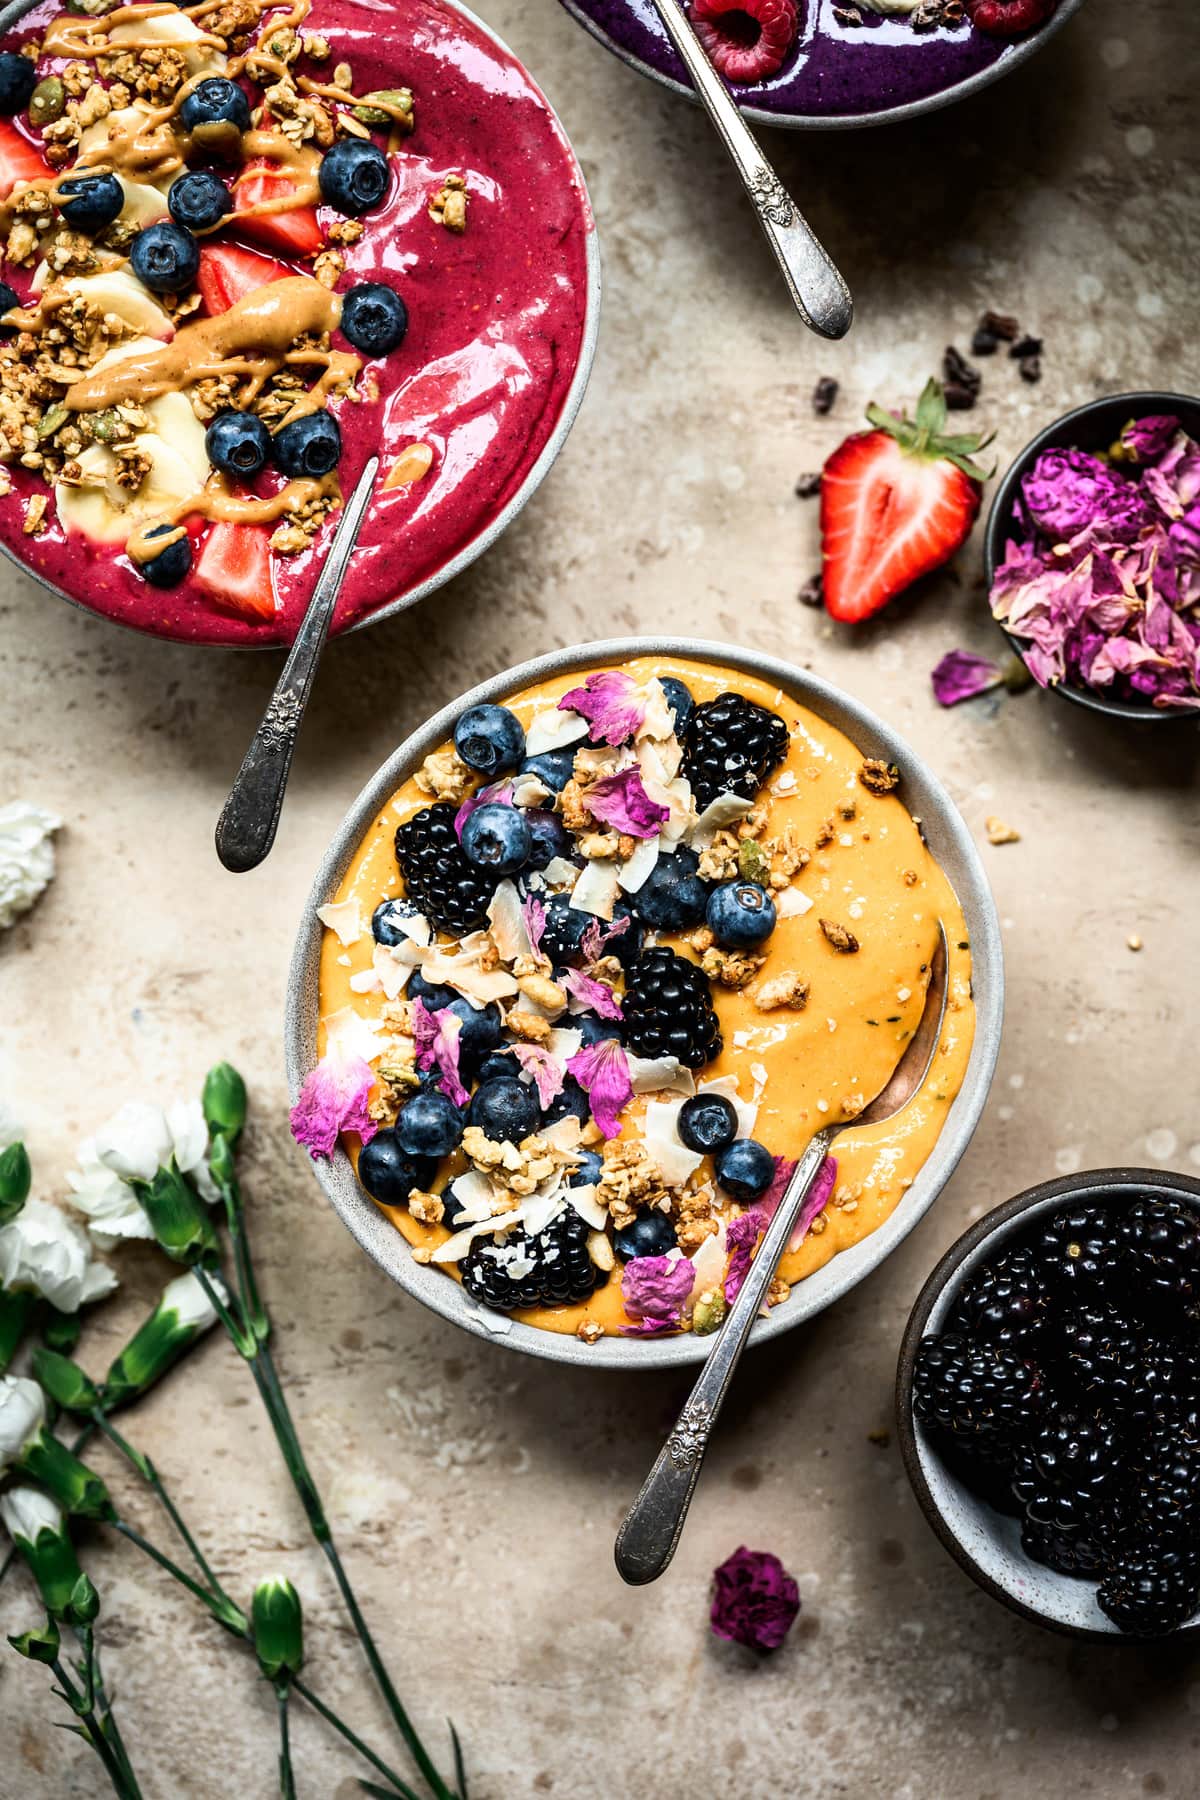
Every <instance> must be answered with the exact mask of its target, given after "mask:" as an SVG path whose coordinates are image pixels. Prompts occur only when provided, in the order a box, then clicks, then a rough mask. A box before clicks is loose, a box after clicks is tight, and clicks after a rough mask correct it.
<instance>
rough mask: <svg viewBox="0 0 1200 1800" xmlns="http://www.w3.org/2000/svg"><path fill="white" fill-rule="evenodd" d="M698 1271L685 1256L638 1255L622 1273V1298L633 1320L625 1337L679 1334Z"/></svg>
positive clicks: (626, 1265) (625, 1326)
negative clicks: (686, 1302)
mask: <svg viewBox="0 0 1200 1800" xmlns="http://www.w3.org/2000/svg"><path fill="white" fill-rule="evenodd" d="M695 1275H696V1271H695V1270H694V1269H693V1267H692V1265H691V1263H690V1262H689V1261H688V1259H687V1257H686V1256H636V1257H634V1259H633V1261H632V1262H627V1263H626V1264H625V1267H624V1269H623V1270H622V1271H621V1299H622V1301H623V1303H624V1306H625V1311H626V1313H627V1314H628V1315H629V1318H630V1320H631V1321H632V1323H631V1324H629V1325H622V1327H621V1332H622V1335H623V1336H625V1337H638V1336H650V1335H652V1334H653V1333H655V1332H661V1331H678V1329H679V1327H680V1325H681V1323H682V1322H683V1308H684V1303H685V1301H686V1300H687V1299H688V1297H689V1296H690V1294H691V1291H692V1284H693V1282H694V1280H695Z"/></svg>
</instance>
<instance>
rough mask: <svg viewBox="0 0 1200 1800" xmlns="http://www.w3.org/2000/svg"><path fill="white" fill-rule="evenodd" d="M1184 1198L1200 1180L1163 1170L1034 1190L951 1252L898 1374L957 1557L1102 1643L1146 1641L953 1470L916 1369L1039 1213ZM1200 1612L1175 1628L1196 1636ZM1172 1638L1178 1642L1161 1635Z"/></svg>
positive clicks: (1095, 1172) (927, 1491)
mask: <svg viewBox="0 0 1200 1800" xmlns="http://www.w3.org/2000/svg"><path fill="white" fill-rule="evenodd" d="M1141 1194H1151V1195H1157V1196H1160V1197H1170V1198H1176V1199H1179V1198H1182V1199H1183V1200H1184V1201H1185V1202H1186V1203H1187V1204H1188V1205H1191V1206H1195V1207H1196V1208H1197V1209H1198V1210H1200V1181H1195V1180H1193V1179H1192V1178H1191V1177H1190V1176H1188V1175H1176V1174H1171V1173H1164V1172H1163V1171H1162V1170H1161V1169H1092V1170H1090V1171H1088V1172H1086V1173H1084V1174H1082V1175H1067V1176H1064V1177H1062V1178H1061V1179H1060V1180H1057V1181H1046V1182H1043V1183H1042V1184H1041V1185H1040V1186H1038V1187H1033V1188H1028V1189H1027V1190H1026V1191H1025V1193H1023V1194H1018V1195H1017V1196H1016V1197H1015V1199H1012V1200H1006V1201H1005V1202H1004V1204H1003V1205H1002V1206H997V1207H996V1208H995V1209H994V1211H992V1212H989V1213H986V1214H985V1215H984V1217H983V1218H982V1219H980V1220H979V1221H978V1222H977V1223H976V1224H974V1225H972V1226H971V1228H970V1230H969V1231H966V1232H964V1233H963V1235H962V1237H960V1238H959V1239H958V1241H957V1243H954V1244H952V1245H951V1246H950V1248H949V1250H947V1252H946V1254H945V1256H943V1257H942V1259H941V1261H940V1262H939V1263H938V1265H937V1267H936V1268H935V1269H934V1270H933V1272H932V1274H931V1275H930V1276H929V1278H928V1280H927V1281H926V1282H925V1285H924V1287H923V1288H922V1289H921V1292H920V1293H919V1294H918V1295H917V1300H916V1304H915V1305H914V1307H913V1310H912V1314H911V1316H910V1318H909V1321H908V1325H907V1326H906V1328H905V1332H904V1339H903V1342H902V1343H901V1346H900V1361H899V1366H898V1369H897V1374H896V1425H897V1430H898V1433H899V1438H900V1450H901V1454H902V1455H903V1457H904V1467H905V1470H906V1472H907V1474H908V1479H909V1480H910V1481H911V1483H912V1486H913V1492H914V1493H915V1494H916V1496H917V1501H918V1503H919V1505H920V1508H921V1511H922V1512H923V1513H924V1514H925V1517H926V1519H927V1520H928V1522H929V1524H930V1526H931V1527H932V1529H933V1531H934V1532H935V1534H936V1535H937V1536H938V1537H939V1538H940V1539H941V1541H942V1543H943V1544H944V1545H945V1547H946V1549H947V1550H948V1551H949V1552H950V1554H951V1556H952V1557H953V1558H954V1560H955V1561H956V1562H957V1563H958V1564H959V1565H960V1566H961V1567H962V1568H964V1569H965V1570H966V1572H967V1574H968V1575H970V1576H971V1578H972V1580H973V1581H977V1582H978V1583H979V1586H980V1587H981V1588H983V1590H984V1591H985V1593H988V1594H991V1596H992V1597H993V1599H995V1600H999V1601H1002V1602H1003V1604H1004V1605H1005V1606H1008V1607H1011V1608H1012V1610H1013V1612H1016V1613H1020V1614H1021V1616H1022V1617H1023V1618H1026V1619H1032V1620H1033V1621H1034V1622H1035V1623H1036V1624H1038V1625H1045V1626H1048V1627H1049V1629H1050V1630H1052V1631H1060V1632H1064V1633H1065V1634H1066V1635H1067V1636H1069V1637H1077V1638H1085V1639H1087V1640H1089V1641H1091V1642H1095V1643H1106V1644H1121V1643H1140V1644H1143V1645H1144V1644H1145V1641H1146V1640H1145V1639H1144V1638H1132V1637H1128V1636H1127V1635H1126V1633H1124V1632H1122V1631H1120V1630H1119V1629H1118V1628H1117V1626H1116V1625H1114V1624H1113V1622H1112V1620H1111V1619H1109V1618H1107V1617H1106V1616H1105V1614H1104V1613H1102V1612H1101V1610H1100V1607H1099V1605H1098V1604H1097V1601H1096V1585H1095V1583H1094V1582H1091V1581H1087V1580H1079V1579H1076V1578H1075V1577H1073V1576H1070V1575H1060V1574H1059V1573H1058V1572H1057V1571H1056V1570H1054V1569H1048V1568H1046V1567H1045V1566H1044V1565H1043V1564H1041V1563H1036V1562H1033V1561H1032V1560H1031V1559H1030V1558H1029V1557H1028V1556H1026V1554H1025V1552H1024V1551H1023V1550H1022V1548H1021V1526H1020V1521H1019V1520H1017V1519H1015V1518H1009V1517H1006V1516H1005V1515H1004V1514H1003V1513H999V1512H997V1511H996V1510H995V1508H994V1507H991V1506H988V1505H987V1503H986V1502H985V1501H983V1500H981V1499H979V1498H978V1496H977V1495H975V1494H973V1493H971V1491H970V1490H969V1489H968V1488H967V1487H966V1486H965V1485H964V1484H963V1482H962V1481H961V1480H960V1479H959V1478H958V1476H957V1475H955V1474H952V1473H951V1471H950V1470H949V1469H948V1468H947V1466H946V1464H945V1463H944V1462H943V1461H942V1459H941V1458H940V1457H939V1455H938V1454H937V1451H936V1450H935V1449H934V1448H933V1446H932V1444H931V1443H930V1440H929V1437H928V1434H927V1433H926V1432H925V1430H924V1429H923V1427H922V1426H921V1423H920V1421H919V1420H918V1419H917V1418H916V1417H915V1416H914V1413H913V1403H912V1401H913V1369H914V1367H915V1365H916V1358H917V1351H918V1349H919V1347H920V1343H921V1340H922V1338H925V1337H929V1336H932V1335H933V1334H934V1333H936V1332H938V1331H940V1330H941V1328H942V1325H943V1322H944V1320H945V1318H946V1315H947V1313H948V1312H949V1310H950V1306H951V1304H952V1302H953V1300H954V1298H955V1296H956V1295H957V1294H958V1292H959V1289H960V1288H961V1286H962V1284H963V1282H964V1281H965V1280H966V1279H967V1278H968V1277H969V1276H970V1275H971V1274H973V1273H974V1271H975V1270H976V1269H977V1268H978V1267H979V1265H980V1264H981V1263H983V1262H985V1261H988V1260H990V1259H991V1258H992V1257H994V1256H995V1255H996V1254H997V1252H998V1251H999V1250H1001V1249H1002V1248H1003V1247H1004V1245H1005V1244H1007V1243H1009V1242H1011V1240H1012V1239H1013V1238H1015V1237H1018V1236H1020V1235H1021V1234H1023V1233H1024V1232H1025V1231H1027V1230H1028V1229H1029V1227H1030V1225H1031V1224H1032V1223H1033V1222H1034V1221H1035V1220H1036V1219H1038V1218H1042V1217H1045V1216H1046V1215H1047V1214H1050V1213H1056V1212H1061V1211H1062V1210H1063V1209H1064V1208H1065V1207H1067V1206H1069V1205H1071V1204H1073V1203H1076V1202H1079V1201H1083V1202H1088V1203H1095V1204H1099V1203H1104V1204H1107V1205H1109V1206H1114V1207H1120V1206H1128V1205H1129V1204H1130V1203H1131V1202H1132V1201H1133V1200H1134V1199H1135V1198H1136V1197H1137V1196H1138V1195H1141ZM1197 1632H1200V1617H1197V1618H1196V1619H1193V1620H1192V1621H1191V1622H1190V1623H1189V1624H1187V1625H1185V1626H1183V1627H1182V1629H1181V1630H1179V1631H1177V1632H1175V1633H1173V1634H1172V1636H1173V1638H1174V1639H1179V1638H1181V1637H1184V1636H1186V1637H1188V1638H1189V1639H1191V1640H1193V1641H1194V1639H1195V1636H1196V1633H1197ZM1158 1641H1163V1642H1168V1641H1170V1640H1158Z"/></svg>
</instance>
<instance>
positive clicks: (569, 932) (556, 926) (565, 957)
mask: <svg viewBox="0 0 1200 1800" xmlns="http://www.w3.org/2000/svg"><path fill="white" fill-rule="evenodd" d="M591 923H592V915H591V913H585V912H582V911H581V910H580V909H579V907H577V906H572V905H571V901H570V897H569V895H567V894H552V895H551V896H550V898H549V900H547V902H546V922H545V924H544V926H543V927H542V949H543V950H544V951H545V952H546V955H547V956H548V957H549V958H550V960H551V962H553V963H571V962H577V961H578V960H579V958H580V957H581V956H582V955H583V934H584V932H585V931H586V930H587V928H588V926H589V925H590V924H591Z"/></svg>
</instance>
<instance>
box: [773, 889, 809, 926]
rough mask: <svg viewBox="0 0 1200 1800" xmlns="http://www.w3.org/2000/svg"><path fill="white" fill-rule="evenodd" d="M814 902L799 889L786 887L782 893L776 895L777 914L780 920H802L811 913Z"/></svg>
mask: <svg viewBox="0 0 1200 1800" xmlns="http://www.w3.org/2000/svg"><path fill="white" fill-rule="evenodd" d="M812 908H813V902H812V901H811V900H810V899H809V897H808V895H807V894H802V893H801V892H800V889H799V888H798V887H785V888H784V890H783V892H782V893H779V894H776V895H775V914H776V917H777V918H780V919H802V918H803V917H804V915H805V913H806V912H811V911H812Z"/></svg>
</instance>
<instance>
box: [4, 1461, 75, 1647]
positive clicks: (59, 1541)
mask: <svg viewBox="0 0 1200 1800" xmlns="http://www.w3.org/2000/svg"><path fill="white" fill-rule="evenodd" d="M0 1523H2V1524H3V1525H4V1527H5V1529H6V1530H7V1532H8V1535H9V1536H10V1537H11V1539H12V1541H13V1543H14V1544H15V1545H16V1547H17V1550H18V1551H19V1552H20V1554H21V1556H22V1557H24V1559H25V1561H26V1562H27V1563H28V1564H29V1568H30V1571H31V1572H32V1575H33V1578H34V1580H35V1581H36V1582H37V1585H38V1592H39V1593H40V1594H41V1596H42V1600H43V1602H44V1604H45V1607H46V1611H47V1612H48V1613H50V1614H51V1615H52V1617H54V1618H56V1619H61V1618H63V1617H64V1616H65V1614H66V1610H67V1607H68V1606H69V1605H70V1604H71V1596H72V1594H73V1593H74V1592H75V1588H76V1585H77V1583H78V1581H79V1577H80V1575H81V1574H82V1573H83V1571H82V1570H81V1569H80V1567H79V1563H78V1561H77V1559H76V1556H75V1550H74V1546H73V1545H72V1543H71V1539H70V1536H69V1534H68V1532H67V1526H66V1521H65V1520H64V1518H63V1515H62V1512H61V1511H60V1509H59V1508H58V1507H57V1506H56V1505H55V1503H54V1501H53V1500H52V1499H51V1498H50V1496H49V1494H43V1493H42V1491H41V1489H40V1488H34V1487H14V1488H9V1489H8V1490H7V1492H6V1493H3V1494H0Z"/></svg>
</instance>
